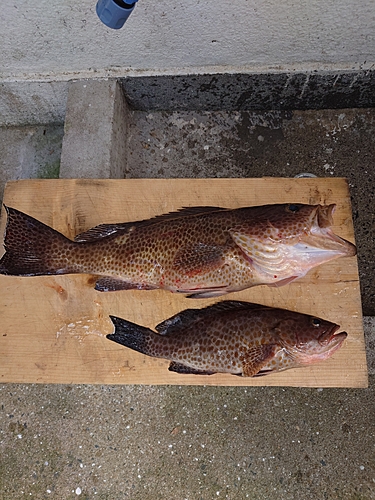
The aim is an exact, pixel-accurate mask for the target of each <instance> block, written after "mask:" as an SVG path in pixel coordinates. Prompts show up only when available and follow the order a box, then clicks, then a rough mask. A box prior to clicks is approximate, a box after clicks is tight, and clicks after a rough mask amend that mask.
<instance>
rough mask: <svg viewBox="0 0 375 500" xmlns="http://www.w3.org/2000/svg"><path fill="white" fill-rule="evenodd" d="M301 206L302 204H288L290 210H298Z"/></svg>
mask: <svg viewBox="0 0 375 500" xmlns="http://www.w3.org/2000/svg"><path fill="white" fill-rule="evenodd" d="M300 208H301V207H300V205H293V204H292V205H288V210H290V212H298V211H299V209H300Z"/></svg>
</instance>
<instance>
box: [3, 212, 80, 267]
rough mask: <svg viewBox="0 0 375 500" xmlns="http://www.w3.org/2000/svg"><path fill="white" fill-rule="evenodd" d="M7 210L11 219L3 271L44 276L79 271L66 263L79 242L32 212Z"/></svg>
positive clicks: (8, 225)
mask: <svg viewBox="0 0 375 500" xmlns="http://www.w3.org/2000/svg"><path fill="white" fill-rule="evenodd" d="M4 206H5V205H4ZM5 209H6V211H7V215H8V219H7V225H6V229H5V237H4V248H5V254H4V255H3V257H2V258H1V260H0V274H6V275H10V276H42V275H47V274H67V273H71V272H77V271H74V270H72V269H70V267H69V264H68V263H67V260H68V257H69V250H70V251H71V249H72V248H73V247H74V246H75V245H77V244H75V243H74V242H72V241H71V240H69V239H68V238H66V237H65V236H64V235H62V234H61V233H59V232H58V231H55V229H52V228H51V227H49V226H47V225H45V224H43V223H42V222H40V221H38V220H36V219H34V218H33V217H31V216H30V215H27V214H25V213H23V212H20V211H19V210H16V209H15V208H10V207H6V206H5Z"/></svg>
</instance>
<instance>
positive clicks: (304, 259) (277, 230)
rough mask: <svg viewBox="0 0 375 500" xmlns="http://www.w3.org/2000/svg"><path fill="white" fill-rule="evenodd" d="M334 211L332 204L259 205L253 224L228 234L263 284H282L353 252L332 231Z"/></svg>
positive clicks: (348, 244) (348, 243)
mask: <svg viewBox="0 0 375 500" xmlns="http://www.w3.org/2000/svg"><path fill="white" fill-rule="evenodd" d="M334 210H335V205H334V204H331V205H304V204H298V203H293V204H283V205H268V206H266V207H259V212H258V213H257V214H256V215H257V217H256V224H252V225H249V226H248V227H246V226H245V225H244V226H243V227H242V228H240V229H239V230H237V231H232V233H231V234H232V237H233V239H234V241H235V242H236V244H237V245H238V246H239V247H240V248H241V250H242V251H243V253H244V254H245V256H246V258H247V260H248V262H250V263H251V265H252V267H253V269H254V270H255V272H256V273H257V275H258V277H259V279H260V280H262V281H263V283H267V284H273V283H278V282H279V283H280V284H284V283H287V282H289V281H290V280H291V279H292V280H294V279H296V278H300V277H302V276H304V275H305V274H306V273H307V272H308V271H310V269H312V268H314V267H316V266H318V265H320V264H323V263H325V262H329V261H331V260H334V259H337V258H339V257H350V256H353V255H355V254H356V247H355V245H353V244H352V243H350V242H349V241H347V240H345V239H343V238H341V237H340V236H338V235H336V234H335V233H334V232H333V231H332V223H333V218H332V215H333V212H334Z"/></svg>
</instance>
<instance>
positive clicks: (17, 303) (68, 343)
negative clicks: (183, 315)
mask: <svg viewBox="0 0 375 500" xmlns="http://www.w3.org/2000/svg"><path fill="white" fill-rule="evenodd" d="M284 202H291V203H336V204H337V208H336V212H335V214H334V231H335V232H336V233H337V234H339V235H340V236H342V237H344V238H346V239H349V240H350V241H352V242H354V231H353V222H352V216H351V205H350V197H349V190H348V185H347V182H346V180H345V179H339V178H332V179H328V178H324V179H316V178H314V179H278V178H263V179H165V180H164V179H129V180H82V179H80V180H73V179H72V180H63V179H61V180H22V181H13V182H10V183H8V184H7V186H6V189H5V194H4V203H5V204H6V205H9V206H11V207H14V208H17V209H19V210H22V211H24V212H26V213H28V214H30V215H32V216H33V217H36V218H37V219H39V220H41V221H42V222H44V223H46V224H48V225H50V226H52V227H54V228H55V229H57V230H59V231H61V232H63V233H64V234H65V235H66V236H69V237H71V238H72V237H73V236H74V235H75V234H77V233H79V232H82V231H84V230H86V229H88V228H90V227H92V226H94V225H96V224H99V223H111V222H125V221H133V220H140V219H145V218H149V217H152V216H154V215H157V214H162V213H166V212H168V211H171V210H176V209H178V208H180V207H183V206H196V205H215V206H218V205H219V206H225V207H230V208H236V207H240V206H251V205H263V204H269V203H284ZM2 215H3V216H2V219H1V234H3V232H4V227H5V219H6V217H5V214H4V211H3V213H2ZM227 298H231V299H238V300H247V301H250V302H257V303H261V304H266V305H270V306H275V307H283V308H286V309H290V310H294V311H299V312H303V313H308V314H314V315H317V316H320V317H322V318H325V319H327V320H330V321H333V322H336V323H338V324H340V325H341V329H342V330H345V331H347V332H348V338H347V340H346V341H345V344H344V346H343V347H342V349H341V350H339V351H338V352H337V353H335V355H334V356H333V357H332V358H331V359H329V360H327V361H325V362H323V363H320V364H317V365H313V366H311V367H308V368H300V369H294V370H288V371H286V372H284V373H279V374H272V375H268V376H266V377H261V378H259V379H251V378H250V379H248V378H240V377H235V376H231V375H224V374H218V375H212V376H196V375H179V374H176V373H171V372H169V371H168V370H167V368H168V364H169V363H168V361H165V360H159V359H154V358H149V357H147V356H144V355H142V354H139V353H136V352H134V351H132V350H130V349H126V348H124V347H121V346H119V345H116V344H114V343H112V342H110V341H108V340H107V339H106V338H105V335H106V334H107V333H110V332H111V331H112V330H113V328H112V324H111V322H110V320H109V317H108V316H109V314H112V315H116V316H120V317H123V318H126V319H128V320H130V321H134V322H135V323H139V324H141V325H144V326H149V327H152V328H153V327H154V326H155V325H156V324H157V323H158V322H160V321H162V320H164V319H166V318H168V317H170V316H171V315H173V314H175V313H177V312H178V311H181V310H183V309H186V308H188V307H190V308H191V307H196V308H200V307H205V306H207V305H208V304H212V303H214V302H215V301H217V299H216V300H215V299H207V300H203V299H200V300H192V299H187V298H185V297H184V296H183V295H177V294H172V293H169V292H166V291H160V290H156V291H121V292H112V293H100V292H96V291H95V290H94V289H93V284H92V277H91V276H87V275H71V276H47V277H32V278H17V277H10V276H0V319H1V333H0V381H1V382H39V383H90V384H178V385H185V384H194V385H196V384H198V385H238V386H251V385H254V386H259V385H272V386H310V387H366V386H367V366H366V356H365V344H364V335H363V326H362V313H361V300H360V288H359V278H358V269H357V259H356V258H355V257H350V258H342V259H338V260H337V261H334V262H331V263H328V264H325V265H322V266H320V267H318V268H316V269H314V270H312V271H311V272H310V273H309V274H308V275H307V276H305V277H304V278H303V279H301V280H299V281H296V282H294V283H291V284H290V285H287V286H284V287H281V288H271V287H266V286H258V287H254V288H251V289H248V290H245V291H242V292H239V293H234V294H230V295H227V296H224V297H223V299H227Z"/></svg>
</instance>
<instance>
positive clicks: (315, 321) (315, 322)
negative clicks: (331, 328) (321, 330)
mask: <svg viewBox="0 0 375 500" xmlns="http://www.w3.org/2000/svg"><path fill="white" fill-rule="evenodd" d="M311 324H312V325H313V326H320V324H321V321H320V319H319V318H311Z"/></svg>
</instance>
